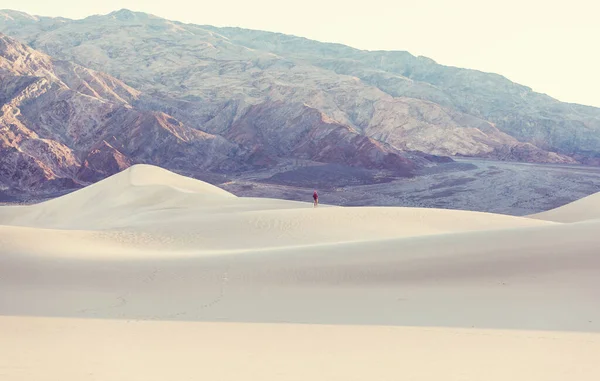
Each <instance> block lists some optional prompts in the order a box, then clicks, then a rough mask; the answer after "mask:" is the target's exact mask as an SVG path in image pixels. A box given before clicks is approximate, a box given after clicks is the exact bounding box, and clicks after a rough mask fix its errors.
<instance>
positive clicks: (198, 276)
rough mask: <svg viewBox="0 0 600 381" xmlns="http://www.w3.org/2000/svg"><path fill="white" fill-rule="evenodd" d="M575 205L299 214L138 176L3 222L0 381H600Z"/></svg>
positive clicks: (592, 302)
mask: <svg viewBox="0 0 600 381" xmlns="http://www.w3.org/2000/svg"><path fill="white" fill-rule="evenodd" d="M308 196H309V197H310V195H308ZM590 200H592V201H589V200H588V201H589V205H588V206H587V207H585V208H582V209H581V210H582V211H581V213H580V214H579V215H577V212H576V211H569V216H570V217H569V218H573V221H580V222H576V223H557V222H550V221H544V220H543V218H541V219H533V218H519V217H511V216H501V215H493V214H486V213H475V212H461V211H450V210H426V209H410V208H340V207H327V206H325V205H322V206H320V207H319V208H317V209H313V208H312V204H310V203H299V202H291V201H283V200H269V199H247V198H237V197H234V196H232V195H231V194H229V193H227V192H224V191H222V190H220V189H218V188H215V187H213V186H211V185H208V184H205V183H202V182H199V181H196V180H192V179H186V178H183V177H180V176H177V175H174V174H172V173H170V172H167V171H164V170H161V169H158V168H156V167H150V166H135V167H133V168H131V169H129V170H127V171H125V172H123V173H120V174H118V175H116V176H113V177H112V178H109V179H107V180H105V181H102V182H99V183H97V184H95V185H93V186H90V187H88V188H86V189H83V190H81V191H79V192H76V193H74V194H71V195H67V196H64V197H62V198H59V199H55V200H52V201H49V202H46V203H43V204H39V205H35V206H29V207H1V208H0V380H32V379H35V380H67V381H70V380H88V379H89V380H138V379H139V380H167V379H178V380H179V379H190V380H196V379H210V380H240V379H252V380H255V379H256V380H259V379H260V380H296V379H297V380H307V379H311V380H312V379H319V380H338V379H339V380H353V379H356V380H365V379H377V380H386V379H390V380H392V379H393V380H398V379H407V380H482V379H483V380H506V379H510V380H565V379H573V380H598V379H600V366H598V365H597V354H598V353H600V303H598V300H600V298H599V297H600V276H599V275H600V271H599V270H600V234H598V232H599V231H600V220H594V219H593V218H592V219H590V218H588V217H589V214H586V213H587V212H588V211H589V210H590V208H592V207H598V205H600V198H598V197H596V200H598V202H597V204H595V203H594V201H593V198H592V199H590ZM588 201H586V202H588ZM548 219H552V218H548ZM556 220H558V219H556ZM115 319H116V320H115ZM150 320H152V321H150ZM299 323H309V324H306V325H298V324H299ZM433 327H437V328H433Z"/></svg>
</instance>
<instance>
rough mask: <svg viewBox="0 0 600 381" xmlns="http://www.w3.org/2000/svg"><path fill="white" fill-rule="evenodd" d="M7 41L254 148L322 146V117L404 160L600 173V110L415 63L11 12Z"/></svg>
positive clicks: (165, 27) (289, 43)
mask: <svg viewBox="0 0 600 381" xmlns="http://www.w3.org/2000/svg"><path fill="white" fill-rule="evenodd" d="M0 31H2V32H4V33H6V34H9V35H11V36H14V37H15V38H18V39H19V40H21V41H23V42H26V43H27V44H30V45H31V46H33V47H35V48H36V49H39V50H41V51H43V52H45V53H48V54H50V55H52V56H55V57H57V58H60V59H65V60H69V61H73V62H76V63H78V64H81V65H83V66H85V67H90V68H93V69H96V70H100V71H103V72H107V73H109V74H110V75H113V76H115V77H116V78H119V79H120V80H123V81H124V82H126V83H127V84H129V85H130V86H132V87H134V88H136V89H138V90H140V91H141V92H142V94H141V95H140V96H139V97H137V98H136V99H135V100H134V101H133V102H132V104H133V105H134V106H135V107H137V108H140V109H145V110H152V111H159V112H164V113H167V114H169V115H171V116H173V117H175V118H176V119H178V120H180V121H181V122H182V123H184V124H185V125H186V126H189V127H191V128H194V129H197V130H202V131H204V132H207V133H209V134H218V135H222V136H225V137H227V138H230V139H234V140H235V141H237V142H239V143H240V144H242V143H243V144H249V145H250V146H251V147H253V144H254V143H253V142H254V141H255V140H256V139H258V140H260V141H263V140H264V141H267V142H271V143H275V142H276V143H277V144H279V143H281V139H282V138H283V139H284V140H285V139H288V141H287V144H288V146H286V147H287V149H289V150H290V152H298V153H300V152H302V150H301V149H298V148H297V147H295V146H294V144H292V140H289V139H291V138H290V137H289V136H287V135H286V136H283V135H282V134H283V133H284V132H285V133H286V134H288V133H289V132H290V131H293V132H294V133H293V134H294V136H295V137H294V139H302V136H312V135H306V133H305V132H304V134H305V135H302V134H303V133H301V132H300V131H307V130H308V129H309V128H308V127H307V126H306V125H304V123H305V121H306V120H313V119H311V118H315V116H318V115H320V116H319V117H317V119H318V118H320V119H321V120H322V123H326V124H329V125H335V126H338V127H339V128H343V129H345V130H346V131H349V132H351V133H355V134H358V135H361V136H363V137H366V138H369V139H371V140H368V141H369V142H371V144H386V146H387V145H389V149H398V150H402V151H422V152H426V153H428V154H435V155H458V156H461V155H462V156H476V157H491V158H498V159H503V160H516V161H528V162H542V163H543V162H549V163H575V162H576V161H580V162H585V163H593V160H594V157H595V155H597V154H599V153H600V111H599V110H598V109H594V108H587V107H583V106H576V105H567V104H563V103H560V102H558V101H555V100H553V99H551V98H549V97H547V96H544V95H541V94H536V93H534V92H532V91H531V90H530V89H528V88H526V87H523V86H520V85H517V84H514V83H512V82H510V81H508V80H506V79H504V78H502V77H500V76H498V75H493V74H485V73H480V72H476V71H472V70H462V69H456V68H448V67H444V66H441V65H438V64H436V63H435V62H433V61H432V60H429V59H426V58H422V57H414V56H411V55H410V54H408V53H405V52H364V51H359V50H355V49H352V48H349V47H345V46H341V45H334V44H322V43H318V42H314V41H309V40H306V39H302V38H297V37H291V36H284V35H279V34H273V33H265V32H255V31H248V30H241V29H227V28H214V27H208V26H198V25H189V24H182V23H178V22H173V21H168V20H165V19H161V18H158V17H155V16H152V15H148V14H144V13H138V12H131V11H127V10H121V11H118V12H113V13H111V14H108V15H103V16H91V17H88V18H86V19H83V20H68V19H63V18H44V17H35V16H30V15H26V14H23V13H19V12H15V11H2V12H0ZM257 110H260V114H259V113H258V112H257ZM305 114H306V115H307V116H306V117H298V116H299V115H305ZM257 118H258V119H259V120H257ZM261 118H262V119H261ZM319 123H321V122H319ZM240 126H244V129H245V130H246V132H245V133H244V134H241V135H240V132H239V129H240V128H241V127H240ZM249 126H253V127H252V128H253V131H254V132H253V133H249V132H248V131H247V130H248V129H250V127H249ZM296 134H299V135H296ZM240 139H241V140H240ZM356 139H358V138H356ZM352 144H354V143H352ZM303 147H305V146H303ZM280 148H281V147H272V149H275V150H277V149H280ZM253 149H256V147H255V148H253ZM303 149H305V148H303ZM259 151H260V150H259ZM255 154H256V155H259V156H260V155H262V154H263V152H255ZM316 157H317V158H319V155H316ZM599 160H600V159H599Z"/></svg>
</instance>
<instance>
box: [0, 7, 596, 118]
mask: <svg viewBox="0 0 600 381" xmlns="http://www.w3.org/2000/svg"><path fill="white" fill-rule="evenodd" d="M0 8H7V9H16V10H20V11H24V12H27V13H31V14H35V15H42V16H63V17H68V18H83V17H86V16H89V15H92V14H106V13H109V12H111V11H114V10H118V9H122V8H127V9H131V10H135V11H142V12H148V13H152V14H154V15H157V16H160V17H164V18H167V19H171V20H178V21H183V22H189V23H195V24H209V25H215V26H239V27H243V28H250V29H259V30H267V31H274V32H281V33H286V34H293V35H297V36H302V37H307V38H311V39H315V40H319V41H325V42H339V43H343V44H346V45H350V46H353V47H356V48H360V49H368V50H378V49H383V50H406V51H409V52H410V53H412V54H415V55H423V56H427V57H429V58H432V59H434V60H435V61H437V62H438V63H441V64H444V65H452V66H459V67H465V68H471V69H478V70H482V71H487V72H494V73H498V74H502V75H504V76H506V77H508V78H509V79H511V80H513V81H515V82H518V83H521V84H523V85H526V86H529V87H531V88H533V89H534V90H535V91H539V92H543V93H546V94H548V95H551V96H553V97H555V98H557V99H559V100H561V101H565V102H575V103H582V104H587V105H593V106H598V107H600V75H599V74H598V70H600V49H599V48H598V45H600V44H599V37H600V1H599V0H569V1H561V0H495V1H490V0H452V1H448V0H409V1H406V0H368V1H360V2H357V1H352V0H303V1H294V2H287V1H285V0H209V1H202V0H200V1H198V0H195V1H193V0H187V1H186V0H162V1H156V0H100V1H89V0H87V1H86V0H53V1H48V0H2V1H1V2H0Z"/></svg>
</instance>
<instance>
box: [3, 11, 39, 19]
mask: <svg viewBox="0 0 600 381" xmlns="http://www.w3.org/2000/svg"><path fill="white" fill-rule="evenodd" d="M0 20H6V21H9V20H10V21H18V22H24V21H25V22H36V21H39V20H40V19H39V18H38V17H36V16H32V15H30V14H27V13H25V12H20V11H15V10H12V9H0Z"/></svg>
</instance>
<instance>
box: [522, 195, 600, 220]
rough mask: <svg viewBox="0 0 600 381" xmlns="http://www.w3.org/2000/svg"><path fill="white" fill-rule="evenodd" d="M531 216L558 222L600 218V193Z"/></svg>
mask: <svg viewBox="0 0 600 381" xmlns="http://www.w3.org/2000/svg"><path fill="white" fill-rule="evenodd" d="M529 217H531V218H537V219H540V220H547V221H556V222H581V221H589V220H600V193H596V194H593V195H591V196H588V197H584V198H582V199H581V200H577V201H575V202H572V203H570V204H567V205H564V206H561V207H559V208H556V209H552V210H549V211H547V212H543V213H538V214H534V215H531V216H529Z"/></svg>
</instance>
